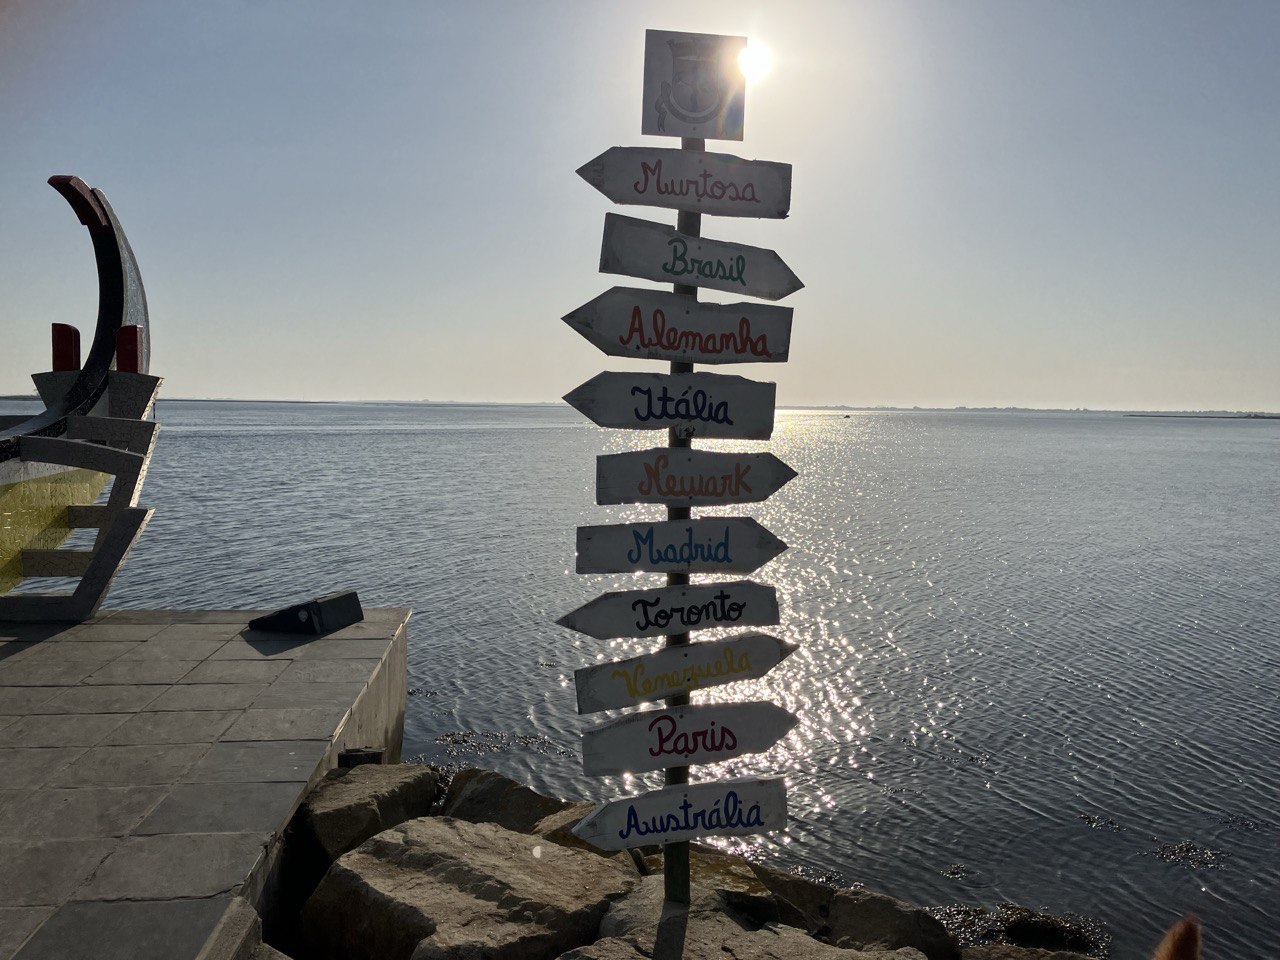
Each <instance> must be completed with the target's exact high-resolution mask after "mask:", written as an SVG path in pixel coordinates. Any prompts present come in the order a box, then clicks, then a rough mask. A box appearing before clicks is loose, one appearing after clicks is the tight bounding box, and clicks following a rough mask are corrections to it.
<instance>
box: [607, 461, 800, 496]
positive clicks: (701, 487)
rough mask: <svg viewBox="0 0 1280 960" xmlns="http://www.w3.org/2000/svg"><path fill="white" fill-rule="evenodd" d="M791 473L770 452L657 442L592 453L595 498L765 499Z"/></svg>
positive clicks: (792, 476) (792, 473)
mask: <svg viewBox="0 0 1280 960" xmlns="http://www.w3.org/2000/svg"><path fill="white" fill-rule="evenodd" d="M795 476H796V472H795V471H794V470H792V469H791V468H790V467H788V466H787V465H786V464H785V463H783V462H782V461H781V460H779V459H778V458H777V457H775V456H774V455H773V454H772V453H710V452H709V451H706V450H672V449H670V448H669V447H658V448H656V449H654V450H641V451H639V452H638V453H614V454H606V455H604V456H600V457H596V503H599V504H601V505H604V504H609V503H667V504H684V505H686V506H691V507H705V506H716V505H718V504H725V503H757V502H759V501H761V500H767V499H769V497H771V496H773V494H775V493H777V492H778V490H780V489H781V488H782V485H783V484H785V483H787V481H789V480H791V479H793V478H794V477H795Z"/></svg>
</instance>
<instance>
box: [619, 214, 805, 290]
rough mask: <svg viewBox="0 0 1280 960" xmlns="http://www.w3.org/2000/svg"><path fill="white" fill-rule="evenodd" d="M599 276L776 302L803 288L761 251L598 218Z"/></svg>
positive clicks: (634, 221)
mask: <svg viewBox="0 0 1280 960" xmlns="http://www.w3.org/2000/svg"><path fill="white" fill-rule="evenodd" d="M600 272H601V273H621V274H623V275H625V276H628V277H640V278H642V279H644V280H657V281H659V282H665V283H679V284H687V285H689V286H693V287H709V288H711V289H712V290H727V291H728V292H729V293H738V294H743V295H745V296H748V297H760V298H761V299H762V300H781V299H782V298H783V297H785V296H787V295H788V294H792V293H795V292H796V291H797V290H799V289H801V288H802V287H803V286H804V284H803V283H801V282H800V278H799V277H797V276H796V275H795V274H794V273H792V272H791V268H790V267H788V266H787V265H786V264H785V263H784V262H783V261H782V258H781V257H780V256H778V255H777V254H776V253H774V252H773V251H772V250H766V249H765V248H764V247H749V246H747V245H746V244H745V243H728V242H726V241H724V240H702V239H699V238H697V237H693V236H690V235H688V234H685V233H681V232H680V231H678V230H672V229H671V228H670V227H668V226H666V225H665V224H662V223H654V222H653V221H652V220H637V219H636V218H635V217H624V216H620V215H619V214H616V213H606V214H605V215H604V240H603V241H602V243H601V245H600Z"/></svg>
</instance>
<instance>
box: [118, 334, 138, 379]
mask: <svg viewBox="0 0 1280 960" xmlns="http://www.w3.org/2000/svg"><path fill="white" fill-rule="evenodd" d="M141 357H142V328H141V327H138V326H134V325H133V324H126V325H125V326H123V327H121V328H120V329H119V330H117V331H116V369H117V370H119V371H120V372H121V373H139V372H140V371H139V369H138V365H139V364H140V363H141Z"/></svg>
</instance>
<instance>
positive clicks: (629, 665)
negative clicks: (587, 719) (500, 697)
mask: <svg viewBox="0 0 1280 960" xmlns="http://www.w3.org/2000/svg"><path fill="white" fill-rule="evenodd" d="M797 649H799V648H798V647H797V646H796V645H795V644H792V643H783V642H782V641H781V640H779V639H778V638H777V637H771V636H769V635H768V634H765V633H745V634H742V635H741V636H737V637H732V638H731V639H728V640H708V641H705V642H703V643H682V644H679V645H677V646H670V647H664V648H663V649H661V650H658V651H657V652H656V653H649V654H645V655H644V656H642V657H632V658H631V659H629V660H617V661H615V662H613V663H602V664H598V665H597V666H594V667H583V668H581V669H580V670H575V671H574V672H573V682H574V686H575V687H576V688H577V692H578V712H579V713H598V712H599V711H601V710H616V709H619V708H621V707H633V706H635V705H636V704H639V703H651V702H653V701H654V700H663V699H665V698H667V697H674V696H678V695H680V694H684V693H691V692H692V691H694V690H705V689H706V688H707V687H718V686H722V685H723V684H726V683H734V682H735V681H738V680H755V679H757V678H759V677H763V676H764V675H765V674H766V673H768V672H769V671H770V670H772V669H773V668H774V667H776V666H777V665H778V664H779V663H781V662H782V661H783V660H785V659H786V658H787V657H789V656H791V654H792V653H794V652H795V651H796V650H797Z"/></svg>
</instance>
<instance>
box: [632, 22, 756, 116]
mask: <svg viewBox="0 0 1280 960" xmlns="http://www.w3.org/2000/svg"><path fill="white" fill-rule="evenodd" d="M746 47H747V38H746V37H726V36H720V35H717V34H712V33H678V32H675V31H671V30H646V31H645V32H644V105H643V108H642V111H641V114H640V117H641V119H640V132H641V133H643V134H646V135H654V136H660V137H700V138H702V139H705V140H741V139H742V121H743V113H744V111H745V109H746V99H747V80H746V77H745V76H743V73H742V68H741V67H740V66H739V64H738V57H739V56H740V55H741V53H742V51H743V50H745V49H746Z"/></svg>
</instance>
